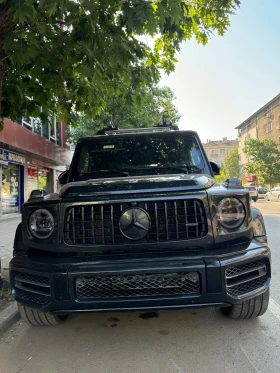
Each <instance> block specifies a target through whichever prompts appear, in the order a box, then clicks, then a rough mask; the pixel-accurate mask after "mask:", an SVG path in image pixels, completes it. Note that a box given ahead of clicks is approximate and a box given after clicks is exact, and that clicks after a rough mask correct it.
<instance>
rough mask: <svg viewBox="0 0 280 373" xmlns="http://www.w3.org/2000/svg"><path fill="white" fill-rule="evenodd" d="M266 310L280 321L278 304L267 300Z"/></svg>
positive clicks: (272, 300)
mask: <svg viewBox="0 0 280 373" xmlns="http://www.w3.org/2000/svg"><path fill="white" fill-rule="evenodd" d="M268 309H269V311H270V312H271V313H273V315H274V316H275V317H277V319H278V320H279V321H280V306H279V304H278V303H277V302H276V301H275V300H274V299H272V298H270V299H269V305H268Z"/></svg>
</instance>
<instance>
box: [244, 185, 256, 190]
mask: <svg viewBox="0 0 280 373" xmlns="http://www.w3.org/2000/svg"><path fill="white" fill-rule="evenodd" d="M244 188H245V189H247V190H251V191H253V190H256V188H255V187H247V186H246V187H244Z"/></svg>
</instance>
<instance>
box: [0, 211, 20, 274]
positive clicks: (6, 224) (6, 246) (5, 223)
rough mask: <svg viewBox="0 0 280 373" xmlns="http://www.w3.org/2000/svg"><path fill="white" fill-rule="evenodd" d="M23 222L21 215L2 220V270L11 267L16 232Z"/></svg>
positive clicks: (0, 256) (0, 224)
mask: <svg viewBox="0 0 280 373" xmlns="http://www.w3.org/2000/svg"><path fill="white" fill-rule="evenodd" d="M20 222H21V215H20V214H16V215H15V214H13V215H12V216H11V215H10V216H7V217H5V216H4V217H3V216H2V217H1V218H0V258H1V263H2V269H4V268H8V267H9V262H10V260H11V259H12V255H13V244H14V237H15V232H16V229H17V226H18V224H19V223H20Z"/></svg>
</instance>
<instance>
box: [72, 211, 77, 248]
mask: <svg viewBox="0 0 280 373" xmlns="http://www.w3.org/2000/svg"><path fill="white" fill-rule="evenodd" d="M72 231H73V243H76V234H75V232H76V231H75V208H73V209H72Z"/></svg>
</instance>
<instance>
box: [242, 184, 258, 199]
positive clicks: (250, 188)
mask: <svg viewBox="0 0 280 373" xmlns="http://www.w3.org/2000/svg"><path fill="white" fill-rule="evenodd" d="M244 188H245V189H247V190H248V192H249V194H250V197H251V198H252V200H253V201H255V202H257V200H258V191H257V188H256V187H254V186H246V185H244Z"/></svg>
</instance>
